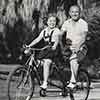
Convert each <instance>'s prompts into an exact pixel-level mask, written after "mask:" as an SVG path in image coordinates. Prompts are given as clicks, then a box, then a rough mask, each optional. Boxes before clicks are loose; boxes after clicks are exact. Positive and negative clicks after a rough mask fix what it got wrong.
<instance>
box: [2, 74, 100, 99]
mask: <svg viewBox="0 0 100 100" xmlns="http://www.w3.org/2000/svg"><path fill="white" fill-rule="evenodd" d="M1 77H3V79H1ZM6 77H7V75H6V76H4V75H1V74H0V100H8V99H7V96H6V93H7V84H6V80H5V79H6ZM92 86H93V87H94V88H93V89H91V90H90V94H89V98H88V100H100V82H94V83H92ZM36 90H37V92H35V94H34V96H33V98H32V100H69V98H68V97H66V98H63V97H62V96H60V92H48V93H47V97H45V98H44V97H40V96H39V93H38V92H39V87H38V88H36ZM77 100H80V98H78V99H77Z"/></svg>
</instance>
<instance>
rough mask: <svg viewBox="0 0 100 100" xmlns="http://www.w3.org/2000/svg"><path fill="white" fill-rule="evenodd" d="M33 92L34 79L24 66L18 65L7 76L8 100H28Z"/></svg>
mask: <svg viewBox="0 0 100 100" xmlns="http://www.w3.org/2000/svg"><path fill="white" fill-rule="evenodd" d="M33 92H34V80H33V79H32V76H31V74H30V73H29V72H28V71H27V68H26V67H24V66H18V67H17V68H16V69H14V70H13V71H12V72H11V73H10V74H9V76H8V79H7V95H8V98H9V100H26V98H27V96H28V99H27V100H30V99H31V97H32V95H33Z"/></svg>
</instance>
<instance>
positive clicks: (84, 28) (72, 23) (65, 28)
mask: <svg viewBox="0 0 100 100" xmlns="http://www.w3.org/2000/svg"><path fill="white" fill-rule="evenodd" d="M80 11H81V10H80V7H79V6H78V5H73V6H71V7H70V9H69V15H70V19H68V20H66V21H65V22H64V24H63V25H62V28H61V31H62V35H63V34H64V33H65V32H66V33H67V34H66V40H71V42H72V43H71V46H70V49H71V50H72V55H71V57H70V59H71V60H70V65H71V72H72V74H71V79H70V83H69V85H68V87H71V88H74V87H75V84H76V76H77V70H78V59H77V52H78V51H79V50H80V47H81V45H82V44H83V43H84V41H85V38H86V35H87V32H88V24H87V22H86V21H84V20H83V19H82V18H80ZM73 58H74V59H73Z"/></svg>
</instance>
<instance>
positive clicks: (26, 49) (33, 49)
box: [23, 45, 51, 54]
mask: <svg viewBox="0 0 100 100" xmlns="http://www.w3.org/2000/svg"><path fill="white" fill-rule="evenodd" d="M50 47H51V46H50V45H47V46H44V47H43V48H32V47H27V46H26V45H24V46H23V48H24V49H25V50H24V53H25V54H27V53H29V52H30V51H42V50H45V49H47V48H50Z"/></svg>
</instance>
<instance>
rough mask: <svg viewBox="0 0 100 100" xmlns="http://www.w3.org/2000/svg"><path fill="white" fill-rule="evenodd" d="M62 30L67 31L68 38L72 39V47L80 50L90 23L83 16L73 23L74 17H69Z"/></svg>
mask: <svg viewBox="0 0 100 100" xmlns="http://www.w3.org/2000/svg"><path fill="white" fill-rule="evenodd" d="M61 30H63V31H64V32H67V35H66V39H67V38H68V39H70V40H71V41H72V46H71V48H74V49H76V50H78V49H79V47H80V46H81V45H82V44H83V43H84V41H85V37H86V35H87V32H88V24H87V22H86V21H84V20H83V19H81V18H80V19H79V20H78V21H77V22H75V23H73V21H72V19H68V20H67V21H65V22H64V24H63V25H62V28H61Z"/></svg>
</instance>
